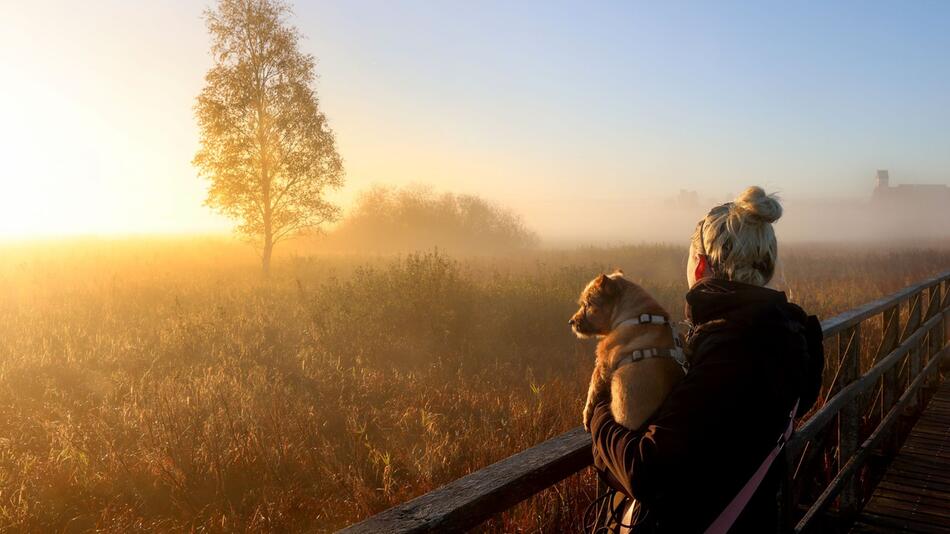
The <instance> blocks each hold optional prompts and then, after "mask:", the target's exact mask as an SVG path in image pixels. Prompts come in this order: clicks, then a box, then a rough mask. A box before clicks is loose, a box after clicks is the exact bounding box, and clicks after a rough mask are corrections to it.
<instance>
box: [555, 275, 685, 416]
mask: <svg viewBox="0 0 950 534" xmlns="http://www.w3.org/2000/svg"><path fill="white" fill-rule="evenodd" d="M578 303H579V304H580V306H581V307H580V309H579V310H577V313H575V314H574V316H573V317H571V320H570V321H569V324H570V325H571V328H572V329H573V330H574V333H575V334H576V335H577V337H580V338H590V337H597V338H599V339H600V342H599V343H598V344H597V352H596V355H597V359H596V363H595V365H594V374H593V376H591V379H590V388H589V389H588V392H587V405H586V406H585V407H584V428H586V429H588V430H590V418H591V417H592V415H593V414H592V413H591V411H592V409H593V407H594V405H595V404H596V403H597V402H598V401H600V400H601V399H605V398H608V396H609V398H610V409H611V411H612V412H613V416H614V419H615V420H616V421H617V422H618V423H620V424H621V425H623V426H625V427H627V428H630V429H636V428H639V427H640V425H642V424H643V423H644V422H645V421H646V420H647V418H648V417H650V415H652V414H653V412H654V411H656V409H657V408H659V406H660V404H661V403H662V402H663V400H664V399H665V398H666V396H667V394H669V392H670V390H671V389H672V388H673V386H674V385H675V384H676V383H677V382H678V381H679V380H680V379H681V378H683V375H684V368H683V363H684V362H685V360H684V359H683V351H682V348H681V343H680V340H679V339H678V337H677V336H676V335H675V333H674V332H673V329H672V325H671V324H670V322H669V314H668V313H666V310H664V309H663V307H662V306H660V304H659V303H658V302H657V301H656V300H654V299H653V297H651V296H650V295H649V294H648V293H647V292H646V291H645V290H644V289H643V288H642V287H640V286H638V285H637V284H634V283H633V282H631V281H629V280H627V279H625V278H624V277H623V273H622V272H616V273H613V274H611V275H609V276H608V275H605V274H602V275H600V276H598V277H597V278H595V279H594V280H592V281H591V282H590V283H589V284H587V287H586V288H584V291H583V293H581V297H580V299H579V301H578Z"/></svg>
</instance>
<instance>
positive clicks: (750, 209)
mask: <svg viewBox="0 0 950 534" xmlns="http://www.w3.org/2000/svg"><path fill="white" fill-rule="evenodd" d="M732 209H733V210H735V211H736V212H737V213H738V214H739V215H740V216H741V217H742V218H743V219H747V220H750V221H754V222H759V223H762V222H767V223H773V222H775V221H777V220H778V219H779V217H781V216H782V205H781V204H779V200H778V197H776V196H775V195H767V194H765V191H764V190H763V189H762V188H761V187H759V186H756V185H754V186H752V187H750V188H748V189H746V190H745V191H743V192H742V194H741V195H739V196H738V197H736V199H735V200H734V201H732Z"/></svg>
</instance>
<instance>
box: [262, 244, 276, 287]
mask: <svg viewBox="0 0 950 534" xmlns="http://www.w3.org/2000/svg"><path fill="white" fill-rule="evenodd" d="M273 251H274V242H273V241H271V237H270V236H266V237H264V249H263V250H262V251H261V268H262V269H263V270H264V277H265V278H266V277H268V276H270V258H271V253H272V252H273Z"/></svg>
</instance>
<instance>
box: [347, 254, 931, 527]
mask: <svg viewBox="0 0 950 534" xmlns="http://www.w3.org/2000/svg"><path fill="white" fill-rule="evenodd" d="M948 280H950V271H948V272H945V273H943V274H940V275H939V276H935V277H933V278H930V279H928V280H925V281H923V282H920V283H918V284H914V285H912V286H909V287H906V288H904V289H901V290H900V291H897V292H895V293H893V294H891V295H888V296H886V297H883V298H880V299H877V300H874V301H872V302H868V303H867V304H864V305H862V306H859V307H857V308H854V309H852V310H848V311H846V312H844V313H841V314H839V315H836V316H834V317H832V318H830V319H827V320H825V321H822V323H821V326H822V334H823V336H824V338H825V339H828V338H831V337H832V336H835V335H838V334H842V333H844V332H846V331H848V330H849V329H855V331H854V332H853V334H854V338H855V339H856V340H857V339H858V336H859V335H860V332H859V331H858V330H857V329H856V327H859V325H860V324H861V323H862V322H863V321H865V320H867V319H869V318H872V317H874V316H876V315H878V314H882V313H883V314H885V318H886V316H887V315H886V314H887V313H892V314H893V317H894V318H895V320H896V319H898V318H899V317H898V316H899V314H897V313H895V312H894V311H893V310H894V309H896V307H897V306H899V305H900V304H901V303H902V302H904V301H905V300H908V299H910V298H912V297H913V296H914V295H919V294H921V293H922V292H923V291H925V290H931V291H933V290H934V289H935V288H936V289H937V290H938V291H941V290H940V287H941V284H942V283H944V282H946V281H948ZM931 302H940V304H941V308H942V309H940V310H931V309H928V310H927V320H926V321H924V322H923V324H919V323H918V324H919V326H916V327H915V328H913V329H912V331H911V332H905V336H906V337H905V338H904V339H903V340H902V341H901V342H900V344H899V345H897V346H896V347H895V348H894V349H893V350H891V351H889V352H887V355H886V356H884V357H883V358H880V359H879V360H878V361H877V362H876V363H875V364H874V365H873V366H872V367H871V368H870V369H869V370H868V371H867V372H866V373H864V374H863V375H861V376H860V377H857V378H856V379H855V380H854V381H852V382H850V383H848V384H844V385H843V386H842V387H841V389H840V390H838V391H837V392H836V393H835V395H834V396H832V397H831V398H830V399H828V400H827V402H826V403H825V404H824V405H823V406H822V407H821V408H820V409H819V410H818V411H817V412H815V413H814V414H813V415H812V416H811V417H809V419H808V420H807V421H805V422H804V424H802V425H801V426H800V427H799V428H798V429H797V430H796V433H795V435H794V436H793V437H792V439H791V440H790V441H789V444H788V447H787V448H786V454H787V455H789V456H790V457H791V456H794V455H796V454H798V453H800V452H801V451H802V449H803V448H804V446H805V444H806V443H808V442H809V440H811V439H813V438H814V437H815V436H816V435H817V434H818V433H819V432H821V431H822V430H823V429H824V428H825V427H826V426H827V425H828V424H829V423H831V422H832V421H833V420H834V419H835V417H836V416H837V415H838V414H839V413H840V412H841V411H842V409H843V408H845V407H847V406H849V404H850V403H852V402H854V401H855V400H856V399H858V398H860V395H861V394H862V393H863V392H865V391H867V390H868V389H869V388H870V387H871V386H873V385H874V384H875V383H876V382H877V380H878V379H880V378H881V377H882V376H885V375H888V376H891V375H893V374H896V373H894V371H896V367H895V366H896V365H897V363H898V362H899V361H901V359H902V358H904V357H905V356H907V354H908V353H911V352H912V351H914V350H915V349H917V348H919V347H920V346H921V345H922V343H923V340H924V337H925V336H926V335H927V333H928V332H930V331H932V330H934V329H937V328H938V325H940V324H941V323H942V322H943V321H945V320H946V317H947V315H948V314H950V307H948V304H950V302H947V301H946V299H943V301H941V299H936V300H934V299H931ZM922 304H923V303H922V302H919V304H918V305H922ZM918 312H919V308H918ZM907 326H911V325H910V324H908V325H907ZM908 334H909V335H908ZM882 348H883V349H886V348H889V347H887V346H882ZM842 350H844V349H842ZM948 353H950V348H947V347H944V348H942V350H940V351H939V352H936V353H935V355H934V357H933V360H932V361H931V362H929V364H928V365H927V366H926V367H925V368H924V370H922V371H921V372H920V373H919V374H918V375H917V376H915V377H912V380H913V382H912V383H911V385H910V387H908V389H907V390H905V391H904V393H903V394H902V395H900V400H898V401H896V403H895V404H894V406H887V408H888V411H887V412H888V413H887V416H886V417H885V418H884V420H882V422H881V424H879V425H878V428H877V429H875V431H874V432H873V433H872V435H871V437H869V438H868V439H867V440H865V441H864V443H862V444H861V446H860V447H857V448H856V449H855V450H854V451H853V453H852V454H850V455H849V457H847V458H844V459H843V461H842V462H841V464H842V466H841V468H840V469H839V471H838V473H837V474H836V476H835V478H834V480H833V482H832V484H830V485H829V487H828V488H826V489H825V492H824V493H823V494H822V497H820V498H819V500H818V501H817V502H816V503H815V505H813V506H812V509H814V511H811V510H810V511H809V512H808V515H806V517H804V518H803V519H802V521H801V522H800V524H799V525H798V526H797V527H796V531H798V530H799V529H804V528H806V527H807V526H808V521H810V520H811V519H813V518H814V517H816V516H817V515H818V513H819V512H820V511H821V510H822V509H823V508H824V507H825V506H827V504H828V503H829V502H830V501H831V498H832V497H833V496H834V495H837V494H838V492H840V491H841V490H842V488H843V487H844V486H843V485H844V483H845V481H847V480H848V479H849V478H853V477H852V475H853V474H854V473H855V472H856V471H857V469H858V468H859V467H860V465H861V463H862V462H863V460H864V459H865V458H866V457H867V455H868V450H869V448H870V447H871V446H873V444H875V443H877V442H878V441H879V440H880V439H881V438H882V436H883V435H884V433H885V432H886V428H887V427H888V426H890V425H891V423H892V422H893V420H894V418H895V417H896V416H895V415H893V414H895V413H897V412H895V410H897V409H898V408H901V409H902V408H903V407H904V406H905V405H907V404H909V403H911V400H909V399H912V398H914V394H915V392H916V390H917V389H919V388H920V386H921V384H922V383H923V382H924V376H925V375H926V374H928V373H929V372H930V371H932V370H933V369H934V368H935V366H936V365H937V364H936V363H935V362H936V361H938V360H939V359H940V358H942V357H944V356H946V355H947V354H948ZM855 365H856V362H855ZM885 389H886V388H885ZM911 389H913V390H911ZM851 431H852V432H853V431H854V430H851ZM869 442H870V443H869ZM590 446H591V441H590V435H589V434H587V433H586V432H585V431H584V430H583V429H582V428H580V427H578V428H574V429H572V430H570V431H568V432H566V433H564V434H561V435H559V436H556V437H553V438H551V439H549V440H547V441H544V442H542V443H540V444H538V445H536V446H534V447H531V448H528V449H526V450H524V451H521V452H519V453H517V454H515V455H513V456H510V457H508V458H505V459H504V460H501V461H499V462H496V463H494V464H492V465H490V466H488V467H485V468H483V469H480V470H478V471H475V472H474V473H471V474H469V475H467V476H465V477H462V478H460V479H458V480H455V481H453V482H450V483H448V484H446V485H444V486H442V487H440V488H438V489H435V490H433V491H430V492H429V493H426V494H424V495H422V496H419V497H416V498H415V499H412V500H409V501H407V502H405V503H403V504H400V505H397V506H394V507H392V508H390V509H388V510H386V511H384V512H381V513H379V514H377V515H374V516H372V517H370V518H368V519H366V520H364V521H361V522H359V523H356V524H354V525H351V526H349V527H347V528H345V529H343V530H341V531H339V532H340V533H342V534H369V533H373V534H375V533H379V532H386V533H400V534H402V533H421V532H433V531H437V532H464V531H465V530H468V529H470V528H472V527H474V526H476V525H478V524H480V523H482V522H484V521H485V520H487V519H488V518H490V517H491V516H493V515H495V514H497V513H499V512H502V511H504V510H507V509H509V508H511V507H512V506H514V505H516V504H518V503H519V502H521V501H523V500H524V499H527V498H528V497H530V496H531V495H534V494H535V493H538V492H539V491H542V490H544V489H546V488H548V487H550V486H552V485H553V484H555V483H557V482H558V481H560V480H562V479H564V478H566V477H568V476H570V475H572V474H574V473H577V472H578V471H580V470H582V469H584V468H585V467H588V466H590V465H591V462H592V458H591V454H590ZM826 494H827V495H826ZM815 508H817V509H815Z"/></svg>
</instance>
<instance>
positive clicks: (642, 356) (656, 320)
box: [614, 313, 689, 373]
mask: <svg viewBox="0 0 950 534" xmlns="http://www.w3.org/2000/svg"><path fill="white" fill-rule="evenodd" d="M638 324H665V325H669V327H670V331H671V333H672V334H673V344H674V345H675V347H674V348H672V349H658V348H645V349H637V350H634V351H632V352H629V353H627V354H624V355H623V356H622V357H621V358H620V359H619V360H617V363H616V364H614V371H616V370H617V369H619V368H621V367H623V366H624V365H629V364H631V363H636V362H639V361H641V360H646V359H647V358H656V357H658V356H659V357H665V358H672V359H673V360H675V361H676V363H678V364H679V366H680V367H682V368H683V372H684V373H685V372H687V371H689V362H688V361H687V360H686V353H684V352H683V345H682V344H681V343H680V337H679V335H677V332H676V325H675V324H674V323H673V322H672V321H670V319H669V318H668V317H664V316H662V315H651V314H649V313H644V314H642V315H640V316H639V317H634V318H633V319H627V320H625V321H621V322H619V323H617V324H616V325H615V326H614V328H620V327H621V326H625V325H638Z"/></svg>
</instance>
